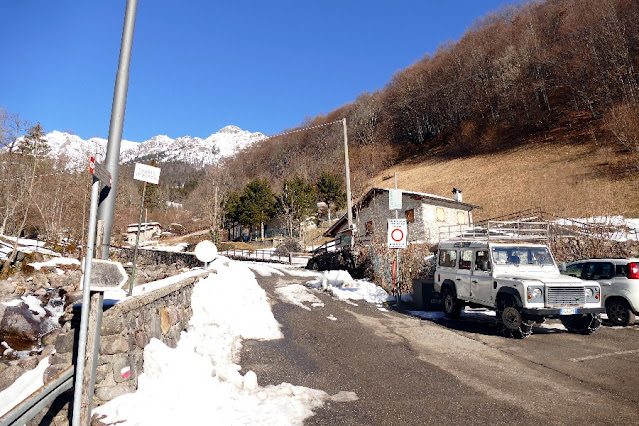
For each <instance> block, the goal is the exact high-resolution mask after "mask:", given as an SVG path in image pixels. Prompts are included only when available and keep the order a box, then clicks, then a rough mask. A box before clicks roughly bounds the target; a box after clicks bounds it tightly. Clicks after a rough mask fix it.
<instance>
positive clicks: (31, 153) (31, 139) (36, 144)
mask: <svg viewBox="0 0 639 426" xmlns="http://www.w3.org/2000/svg"><path fill="white" fill-rule="evenodd" d="M50 151H51V149H50V148H49V145H48V143H47V138H46V136H45V134H44V130H43V129H42V126H41V125H40V123H38V124H36V125H35V126H33V127H31V128H30V129H29V130H28V131H27V134H26V135H24V136H23V137H22V138H21V139H20V141H19V142H18V153H19V154H20V155H22V156H24V157H31V158H34V159H38V160H41V159H43V158H45V157H46V156H48V155H49V152H50Z"/></svg>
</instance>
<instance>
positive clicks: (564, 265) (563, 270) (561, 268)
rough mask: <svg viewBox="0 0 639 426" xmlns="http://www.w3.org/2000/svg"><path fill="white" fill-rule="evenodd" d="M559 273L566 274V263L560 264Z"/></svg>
mask: <svg viewBox="0 0 639 426" xmlns="http://www.w3.org/2000/svg"><path fill="white" fill-rule="evenodd" d="M559 271H560V272H566V262H559Z"/></svg>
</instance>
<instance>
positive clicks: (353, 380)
mask: <svg viewBox="0 0 639 426" xmlns="http://www.w3.org/2000/svg"><path fill="white" fill-rule="evenodd" d="M257 278H258V282H259V283H260V285H261V286H262V287H263V288H264V289H265V290H266V292H267V293H268V294H269V296H270V298H271V299H272V301H273V313H274V315H275V318H276V319H277V320H278V321H279V323H280V324H281V325H282V332H283V334H284V339H280V340H277V341H266V342H260V341H245V342H244V348H243V350H242V355H241V356H242V359H241V362H240V364H241V365H242V370H243V371H242V373H243V374H244V373H245V372H246V371H248V370H253V371H255V372H256V373H257V377H258V381H259V384H260V385H262V386H265V385H269V384H273V385H277V384H280V383H282V382H288V383H292V384H294V385H301V386H306V387H310V388H314V389H320V390H323V391H325V392H327V393H328V394H330V395H335V394H337V393H338V392H340V391H350V392H354V393H355V394H357V397H358V399H357V400H356V401H350V402H334V401H329V402H327V403H326V404H325V405H324V406H323V407H322V408H320V409H318V410H316V414H315V415H314V416H312V417H310V418H309V419H307V421H306V422H305V424H306V425H417V424H438V425H442V424H443V425H453V424H473V425H483V424H491V425H494V424H523V425H529V424H530V425H533V424H535V425H538V424H544V425H585V424H593V425H594V424H596V425H607V424H639V392H638V390H639V386H638V385H639V363H638V362H637V359H638V357H639V326H638V325H635V326H634V327H627V328H612V327H608V326H603V327H601V328H600V329H599V330H597V332H595V333H594V334H593V335H591V336H581V335H576V334H571V333H568V332H566V331H565V330H564V329H563V328H562V327H561V325H560V323H558V322H556V321H554V322H553V321H549V322H548V323H546V324H544V325H543V326H541V327H536V328H535V329H534V332H533V333H534V334H533V335H532V336H530V337H528V338H527V339H524V340H513V339H506V338H504V337H501V335H500V334H499V328H498V326H497V324H496V323H495V320H494V318H492V317H490V316H486V315H481V314H480V315H472V316H469V317H465V318H462V319H460V320H455V321H453V320H447V319H443V318H441V316H435V317H436V318H435V319H434V320H428V319H420V318H417V317H415V316H413V315H411V314H410V313H407V312H400V311H393V310H387V311H383V310H380V309H378V307H377V306H375V305H373V304H369V303H366V302H362V301H358V302H357V303H355V304H354V303H352V302H345V301H340V300H337V299H334V298H333V297H332V296H331V295H329V294H327V293H322V292H318V291H316V290H311V291H313V293H314V294H315V295H316V296H317V297H318V298H319V299H320V300H321V301H322V302H323V303H324V306H323V307H319V306H311V305H310V304H307V306H308V307H309V308H310V310H306V309H303V308H301V307H300V306H296V305H294V304H291V303H288V302H285V301H283V300H282V299H280V296H279V295H278V293H277V292H276V291H275V289H276V288H277V287H283V286H288V285H291V284H300V283H304V282H305V279H304V278H299V277H293V276H289V275H285V276H270V277H260V276H259V275H258V276H257Z"/></svg>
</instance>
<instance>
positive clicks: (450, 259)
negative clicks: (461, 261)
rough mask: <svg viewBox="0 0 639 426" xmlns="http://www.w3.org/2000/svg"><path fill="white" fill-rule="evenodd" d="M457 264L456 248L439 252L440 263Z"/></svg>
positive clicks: (446, 264)
mask: <svg viewBox="0 0 639 426" xmlns="http://www.w3.org/2000/svg"><path fill="white" fill-rule="evenodd" d="M456 264H457V251H456V250H440V252H439V265H440V266H448V267H453V266H455V265H456Z"/></svg>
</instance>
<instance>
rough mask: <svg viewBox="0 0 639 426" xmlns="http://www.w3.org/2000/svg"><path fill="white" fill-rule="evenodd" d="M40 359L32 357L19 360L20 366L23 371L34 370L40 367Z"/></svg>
mask: <svg viewBox="0 0 639 426" xmlns="http://www.w3.org/2000/svg"><path fill="white" fill-rule="evenodd" d="M38 362H39V361H38V358H37V357H34V356H30V357H27V358H22V359H19V360H18V364H17V365H18V366H19V367H20V368H22V369H23V370H33V369H34V368H36V367H37V366H38Z"/></svg>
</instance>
